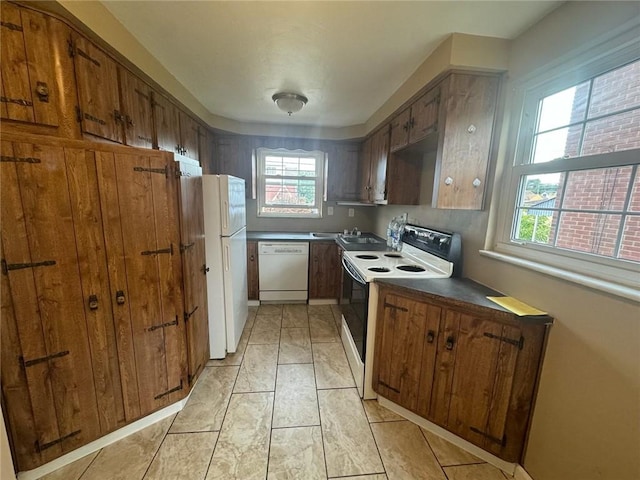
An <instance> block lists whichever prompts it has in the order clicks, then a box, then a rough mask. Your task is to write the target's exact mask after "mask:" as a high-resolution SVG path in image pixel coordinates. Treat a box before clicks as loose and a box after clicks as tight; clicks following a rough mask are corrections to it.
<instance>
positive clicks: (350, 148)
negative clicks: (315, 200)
mask: <svg viewBox="0 0 640 480" xmlns="http://www.w3.org/2000/svg"><path fill="white" fill-rule="evenodd" d="M359 160H360V145H358V144H357V143H337V144H336V145H335V147H334V148H332V149H330V151H329V161H328V166H327V200H346V201H357V200H359V199H360V189H359V186H358V178H359V177H358V175H359V171H360V170H359V167H360V165H359Z"/></svg>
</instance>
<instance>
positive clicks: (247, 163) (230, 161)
mask: <svg viewBox="0 0 640 480" xmlns="http://www.w3.org/2000/svg"><path fill="white" fill-rule="evenodd" d="M214 155H215V156H216V158H217V159H218V162H217V163H218V171H219V173H224V174H227V175H233V176H234V177H239V178H244V180H245V184H244V185H245V196H246V197H247V198H251V196H252V193H253V192H252V188H253V167H254V166H253V164H252V158H253V142H252V140H251V137H247V136H242V135H225V136H222V137H218V140H217V142H216V151H215V152H214Z"/></svg>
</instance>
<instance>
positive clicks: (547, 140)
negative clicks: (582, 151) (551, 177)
mask: <svg viewBox="0 0 640 480" xmlns="http://www.w3.org/2000/svg"><path fill="white" fill-rule="evenodd" d="M581 130H582V125H576V126H573V127H567V128H561V129H559V130H553V131H551V132H547V133H541V134H539V135H537V136H536V137H535V144H534V147H533V163H544V162H549V161H551V160H556V159H558V158H573V157H577V156H578V147H579V145H580V132H581Z"/></svg>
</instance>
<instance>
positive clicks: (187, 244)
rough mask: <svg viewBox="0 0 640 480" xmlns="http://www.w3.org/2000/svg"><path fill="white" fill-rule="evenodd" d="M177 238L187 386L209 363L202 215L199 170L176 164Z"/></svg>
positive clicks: (190, 166) (194, 166) (185, 164)
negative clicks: (185, 340)
mask: <svg viewBox="0 0 640 480" xmlns="http://www.w3.org/2000/svg"><path fill="white" fill-rule="evenodd" d="M178 167H179V168H180V237H181V242H182V243H181V245H180V251H181V252H182V274H183V277H184V307H185V313H184V318H185V325H186V333H187V358H188V362H189V382H190V383H193V382H194V381H195V379H196V378H197V377H198V375H199V374H200V372H201V371H202V369H203V368H204V366H205V365H206V363H207V360H208V359H209V319H208V316H207V312H208V309H207V280H206V276H205V274H204V270H203V267H204V264H205V244H204V211H203V203H202V202H203V197H202V169H201V168H200V167H198V166H196V165H191V164H188V163H186V162H179V163H178Z"/></svg>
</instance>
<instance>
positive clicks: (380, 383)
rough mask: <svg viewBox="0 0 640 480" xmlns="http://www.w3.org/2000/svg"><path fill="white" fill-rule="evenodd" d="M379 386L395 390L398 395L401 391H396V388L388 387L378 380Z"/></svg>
mask: <svg viewBox="0 0 640 480" xmlns="http://www.w3.org/2000/svg"><path fill="white" fill-rule="evenodd" d="M378 384H379V385H382V386H383V387H386V388H388V389H389V390H393V391H394V392H396V393H400V390H398V389H396V388H393V387H392V386H391V385H387V384H386V383H384V382H381V381H380V380H378Z"/></svg>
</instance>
